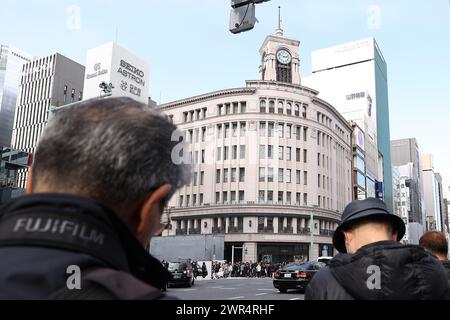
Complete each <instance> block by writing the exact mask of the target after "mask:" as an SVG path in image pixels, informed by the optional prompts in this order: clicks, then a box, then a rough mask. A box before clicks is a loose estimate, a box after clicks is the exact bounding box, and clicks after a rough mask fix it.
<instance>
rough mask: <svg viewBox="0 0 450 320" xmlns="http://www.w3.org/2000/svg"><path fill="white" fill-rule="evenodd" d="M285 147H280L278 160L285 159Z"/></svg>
mask: <svg viewBox="0 0 450 320" xmlns="http://www.w3.org/2000/svg"><path fill="white" fill-rule="evenodd" d="M283 155H284V147H281V146H280V147H278V160H283Z"/></svg>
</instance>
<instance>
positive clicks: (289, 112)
mask: <svg viewBox="0 0 450 320" xmlns="http://www.w3.org/2000/svg"><path fill="white" fill-rule="evenodd" d="M286 113H287V114H288V115H289V116H291V115H292V104H290V103H288V104H287V105H286Z"/></svg>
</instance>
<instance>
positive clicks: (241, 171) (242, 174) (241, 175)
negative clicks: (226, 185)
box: [239, 168, 245, 182]
mask: <svg viewBox="0 0 450 320" xmlns="http://www.w3.org/2000/svg"><path fill="white" fill-rule="evenodd" d="M239 182H245V168H239Z"/></svg>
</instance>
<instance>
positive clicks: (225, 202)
mask: <svg viewBox="0 0 450 320" xmlns="http://www.w3.org/2000/svg"><path fill="white" fill-rule="evenodd" d="M222 201H223V203H224V204H227V203H228V192H227V191H224V192H222Z"/></svg>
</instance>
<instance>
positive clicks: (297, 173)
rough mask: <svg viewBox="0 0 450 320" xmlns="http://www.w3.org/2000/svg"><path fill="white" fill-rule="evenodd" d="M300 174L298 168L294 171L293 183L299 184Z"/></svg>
mask: <svg viewBox="0 0 450 320" xmlns="http://www.w3.org/2000/svg"><path fill="white" fill-rule="evenodd" d="M300 175H301V171H300V170H296V172H295V183H296V184H300V183H301V182H300Z"/></svg>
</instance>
